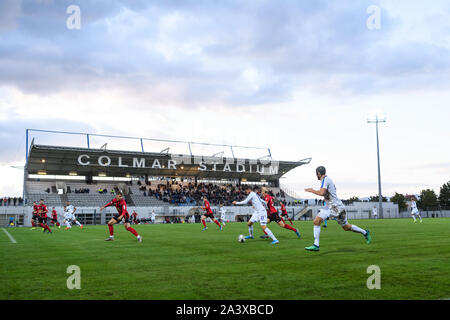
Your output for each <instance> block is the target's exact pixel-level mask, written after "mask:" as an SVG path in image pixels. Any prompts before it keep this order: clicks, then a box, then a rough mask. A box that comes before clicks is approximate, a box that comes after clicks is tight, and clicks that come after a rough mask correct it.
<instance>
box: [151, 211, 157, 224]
mask: <svg viewBox="0 0 450 320" xmlns="http://www.w3.org/2000/svg"><path fill="white" fill-rule="evenodd" d="M150 219H151V222H152V223H153V224H154V223H155V219H156V215H155V210H152V215H151V217H150Z"/></svg>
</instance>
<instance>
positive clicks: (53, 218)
mask: <svg viewBox="0 0 450 320" xmlns="http://www.w3.org/2000/svg"><path fill="white" fill-rule="evenodd" d="M51 223H52V224H53V225H56V226H57V227H59V228H61V225H60V224H59V222H58V214H57V213H56V210H55V207H53V208H52V220H51Z"/></svg>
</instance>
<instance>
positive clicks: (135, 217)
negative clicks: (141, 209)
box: [131, 210, 138, 224]
mask: <svg viewBox="0 0 450 320" xmlns="http://www.w3.org/2000/svg"><path fill="white" fill-rule="evenodd" d="M131 222H132V223H133V224H138V214H137V212H136V211H134V210H133V213H132V214H131Z"/></svg>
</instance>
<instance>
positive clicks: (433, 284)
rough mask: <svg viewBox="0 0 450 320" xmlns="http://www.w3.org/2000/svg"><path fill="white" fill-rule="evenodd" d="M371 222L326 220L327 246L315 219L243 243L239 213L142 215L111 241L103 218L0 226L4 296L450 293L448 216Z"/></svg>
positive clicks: (274, 227)
mask: <svg viewBox="0 0 450 320" xmlns="http://www.w3.org/2000/svg"><path fill="white" fill-rule="evenodd" d="M352 222H353V223H355V224H357V225H359V226H360V227H362V228H369V229H370V230H371V233H372V236H373V242H372V244H371V245H367V244H366V243H365V241H364V238H363V237H362V236H361V235H360V234H356V233H352V232H344V231H343V230H342V229H341V228H340V227H339V226H338V225H337V223H335V222H334V221H330V222H329V224H328V228H326V229H322V233H321V251H320V252H307V251H305V250H304V247H305V246H308V245H311V244H312V223H311V222H298V221H296V222H295V225H296V226H299V227H300V230H301V232H302V238H301V239H297V237H296V236H295V234H294V233H293V232H292V231H289V230H286V229H281V228H280V227H278V226H277V225H274V224H273V223H272V224H271V225H270V227H271V230H272V231H273V232H274V233H275V235H276V236H277V237H278V239H279V240H280V244H279V245H276V246H271V245H270V241H269V240H262V239H259V235H261V231H260V229H259V226H256V227H255V235H256V239H255V240H249V241H246V242H245V243H238V241H237V237H238V235H239V234H247V227H246V225H245V224H243V223H230V224H228V225H227V226H226V227H225V229H224V231H223V232H219V231H218V228H217V226H216V225H214V224H212V223H210V224H208V226H209V229H208V230H207V231H205V232H202V231H201V224H195V225H191V224H183V225H182V224H178V225H138V226H136V230H137V231H138V232H139V233H140V234H142V235H143V239H144V242H143V243H142V244H139V243H137V241H136V238H135V237H134V236H133V235H132V234H131V233H129V232H127V231H126V230H124V228H123V226H122V225H118V226H115V237H116V240H115V241H114V242H105V241H104V239H105V238H106V237H107V235H108V232H107V227H106V226H86V227H85V228H84V229H83V230H80V229H79V228H77V227H73V228H72V230H70V231H64V229H63V228H61V229H56V228H53V230H54V233H53V234H52V235H49V234H43V233H42V232H41V231H40V229H39V230H30V228H11V229H7V231H8V232H9V233H10V234H11V235H12V236H13V237H14V238H15V239H16V240H17V243H16V244H14V243H11V241H10V240H9V238H8V237H7V235H6V234H5V233H4V232H3V231H0V299H277V300H278V299H284V300H285V299H287V300H290V299H295V300H296V299H442V298H449V297H450V289H449V288H450V219H424V222H423V223H422V224H419V223H417V224H413V223H412V220H410V219H399V220H353V221H351V223H352ZM69 265H78V266H79V267H80V268H81V290H69V289H67V287H66V280H67V277H68V276H69V274H67V273H66V269H67V267H68V266H69ZM369 265H378V266H379V267H380V268H381V290H369V289H367V287H366V281H367V278H368V277H369V276H370V275H369V274H367V267H368V266H369Z"/></svg>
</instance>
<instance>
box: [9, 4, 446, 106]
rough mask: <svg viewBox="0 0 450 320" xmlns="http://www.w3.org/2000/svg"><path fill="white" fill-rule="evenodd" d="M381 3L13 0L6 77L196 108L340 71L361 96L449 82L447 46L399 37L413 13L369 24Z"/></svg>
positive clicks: (267, 97)
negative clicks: (372, 9)
mask: <svg viewBox="0 0 450 320" xmlns="http://www.w3.org/2000/svg"><path fill="white" fill-rule="evenodd" d="M373 2H374V1H367V0H364V1H358V2H357V3H355V2H354V1H353V2H352V1H346V2H344V4H342V3H339V4H336V3H335V2H333V1H314V2H298V1H283V2H282V3H280V2H276V1H256V2H242V1H227V2H211V1H182V2H180V1H163V2H147V1H95V2H92V1H75V2H73V1H45V2H42V1H41V2H35V1H23V2H21V6H20V7H17V5H16V6H13V5H12V4H11V3H10V4H9V7H8V8H7V9H5V10H8V11H9V12H11V16H15V17H16V18H15V21H16V22H15V23H16V24H15V28H13V29H11V27H10V28H9V29H8V31H6V32H3V33H2V34H1V36H2V40H3V41H2V42H1V44H0V67H1V69H2V73H1V74H0V84H3V85H12V86H15V87H17V88H20V90H23V91H24V92H29V93H38V94H43V95H46V94H52V93H57V92H61V91H73V90H75V91H77V90H78V91H88V90H92V91H95V90H98V89H107V88H121V89H122V90H129V91H130V92H133V91H139V92H140V95H142V96H143V99H144V100H145V99H146V98H148V96H146V94H144V93H146V92H147V93H148V94H149V95H150V96H151V97H155V96H156V97H160V99H163V97H164V96H165V97H166V98H165V100H166V101H167V102H168V103H173V104H177V105H179V106H188V107H192V106H196V105H199V104H202V105H205V104H211V103H222V104H227V105H229V106H232V105H236V104H238V105H251V104H264V103H273V102H283V101H286V100H289V99H291V98H292V95H293V93H294V92H295V91H296V90H297V89H298V88H302V87H304V86H305V85H311V84H312V83H316V84H321V83H324V82H329V81H330V80H333V81H334V84H335V86H336V91H341V92H347V93H348V94H362V95H364V94H370V93H374V92H383V91H385V90H391V89H392V88H393V87H394V88H397V87H399V88H405V89H411V88H416V87H420V86H424V85H427V86H434V85H435V84H439V85H441V86H446V85H448V82H449V81H448V80H449V79H448V76H447V74H448V71H449V69H450V68H449V67H450V61H449V60H448V59H446V57H448V56H449V53H450V52H449V47H448V46H444V45H439V43H438V42H437V41H435V42H434V43H427V42H424V41H414V39H410V40H404V41H397V42H392V41H391V40H392V39H394V38H395V39H397V38H396V37H397V33H396V32H397V30H399V29H401V26H402V25H403V24H406V23H408V22H407V21H406V22H405V21H404V20H401V19H399V18H394V17H392V16H391V15H390V14H389V10H388V9H387V8H385V7H383V16H382V17H383V24H382V29H381V30H380V31H370V30H368V29H367V28H366V26H365V23H366V19H367V17H368V15H367V13H366V8H367V7H368V6H369V5H371V4H373ZM376 2H377V1H375V3H376ZM70 4H78V5H80V7H81V14H82V27H81V30H68V29H67V28H66V26H65V20H66V19H67V17H68V15H67V13H66V12H65V9H66V8H67V6H68V5H70ZM18 12H20V15H19V13H18ZM18 16H19V18H17V17H18ZM8 21H9V20H8ZM436 21H441V22H440V23H441V24H445V23H446V22H445V21H444V20H439V19H436ZM6 23H7V24H8V25H9V26H11V25H12V24H11V22H6ZM436 23H438V22H435V24H436ZM422 27H423V28H427V26H426V25H423V26H422ZM435 27H438V26H436V25H435ZM442 37H444V35H442ZM437 39H439V37H438V38H437ZM249 72H250V74H252V73H253V75H256V76H253V77H252V76H250V77H249V76H248V75H249Z"/></svg>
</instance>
